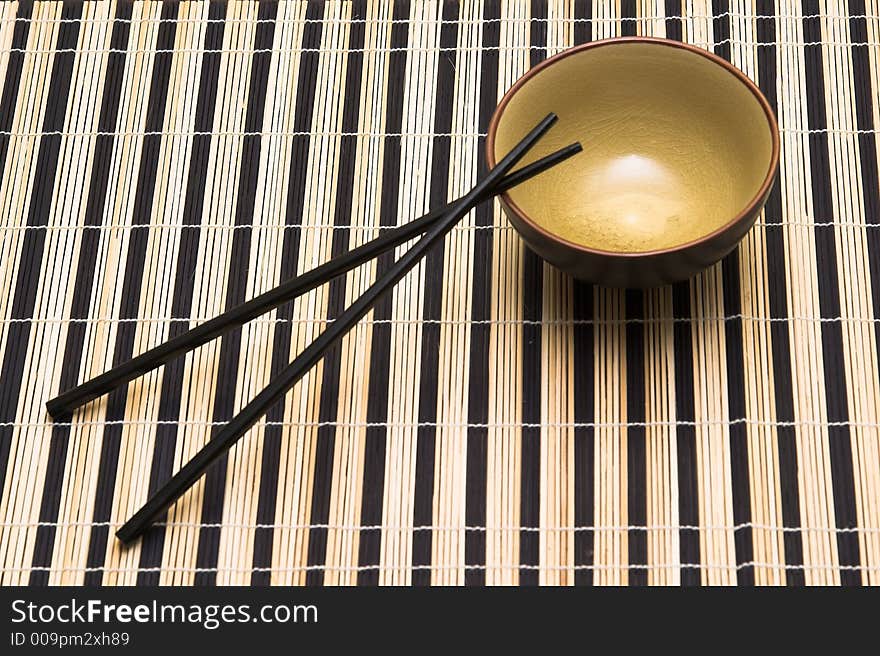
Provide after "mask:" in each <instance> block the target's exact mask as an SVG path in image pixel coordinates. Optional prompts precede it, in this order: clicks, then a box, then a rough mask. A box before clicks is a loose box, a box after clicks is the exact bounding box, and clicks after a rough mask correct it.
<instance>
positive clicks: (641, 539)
mask: <svg viewBox="0 0 880 656" xmlns="http://www.w3.org/2000/svg"><path fill="white" fill-rule="evenodd" d="M644 316H645V293H644V292H643V291H642V290H640V289H630V290H627V292H626V318H627V319H637V320H638V321H636V322H633V323H628V324H627V325H626V358H625V360H624V362H625V366H626V420H627V422H633V423H635V422H644V421H645V328H646V327H645V323H644V322H643V321H641V319H643V318H644ZM626 445H627V452H626V457H627V463H626V479H627V500H626V503H627V524H628V525H629V526H638V527H644V526H646V525H647V520H648V486H647V480H648V470H647V456H646V445H645V427H644V426H629V427H628V428H627V429H626ZM627 542H628V547H629V564H630V566H631V567H630V571H629V584H630V585H647V584H648V570H647V569H645V565H647V563H648V533H647V531H644V530H640V529H632V530H630V531H629V536H628V541H627Z"/></svg>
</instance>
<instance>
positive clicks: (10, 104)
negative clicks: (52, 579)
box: [0, 2, 33, 490]
mask: <svg viewBox="0 0 880 656" xmlns="http://www.w3.org/2000/svg"><path fill="white" fill-rule="evenodd" d="M32 11H33V3H32V2H22V3H20V4H19V5H18V9H17V11H16V14H15V15H16V18H17V19H18V20H17V21H16V24H15V28H14V31H13V33H12V47H13V48H14V49H17V50H14V51H13V52H10V53H9V59H8V60H7V64H6V75H4V77H3V95H2V96H0V130H2V132H3V134H0V174H2V172H3V171H4V170H5V167H6V154H7V152H8V150H9V135H8V134H6V133H8V132H9V131H10V130H11V129H12V120H13V117H14V116H15V106H16V104H17V103H18V89H19V86H20V85H21V70H22V66H23V65H24V52H22V51H23V50H24V49H25V47H26V46H27V39H28V32H29V31H30V25H31V22H30V20H29V19H30V17H31V13H32ZM3 291H4V293H8V292H6V290H3ZM27 314H31V312H27ZM13 326H14V324H13ZM11 327H12V326H10V328H11ZM10 336H11V335H10ZM25 343H26V342H25ZM10 344H17V342H7V347H6V350H5V352H4V354H3V365H2V368H0V383H2V384H0V490H2V489H3V486H4V484H5V481H6V469H7V465H8V464H9V451H10V449H11V448H12V433H13V429H12V426H10V425H9V423H10V422H12V421H14V419H15V412H16V406H17V402H18V392H19V390H18V386H17V385H10V384H9V381H10V380H15V378H10V375H11V371H10V367H12V370H15V369H16V367H18V365H17V364H15V363H16V362H17V361H18V359H19V357H20V356H21V355H22V354H21V352H20V350H19V349H18V348H15V354H13V351H12V349H11V348H10V346H9V345H10ZM21 368H22V369H23V368H24V363H23V362H22V364H21Z"/></svg>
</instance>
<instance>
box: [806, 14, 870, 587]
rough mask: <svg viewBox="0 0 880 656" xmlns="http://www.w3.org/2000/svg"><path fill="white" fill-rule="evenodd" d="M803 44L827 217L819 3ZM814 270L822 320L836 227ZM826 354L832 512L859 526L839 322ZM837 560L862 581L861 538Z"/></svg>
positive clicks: (817, 199) (815, 181)
mask: <svg viewBox="0 0 880 656" xmlns="http://www.w3.org/2000/svg"><path fill="white" fill-rule="evenodd" d="M803 13H804V18H803V29H804V41H805V42H806V43H808V44H811V45H805V46H804V61H805V65H806V71H805V72H806V84H807V89H806V90H807V121H808V123H807V127H808V128H809V129H810V130H815V132H811V133H810V134H809V144H810V174H811V176H812V185H811V193H812V199H813V216H815V217H822V218H823V220H832V219H834V218H836V213H835V211H834V209H835V208H834V202H833V200H832V197H831V175H832V173H831V164H830V159H829V151H828V133H827V132H826V128H827V127H828V120H827V116H826V108H825V72H824V62H823V56H822V46H821V44H820V42H821V41H822V27H821V19H820V18H818V15H819V13H820V8H819V3H818V2H816V1H810V0H804V3H803ZM814 232H815V238H816V269H817V273H818V286H819V310H820V313H821V316H822V317H823V318H827V317H839V316H840V289H839V281H838V275H837V272H838V267H837V252H836V238H835V227H834V226H833V225H824V226H816V227H815V228H814ZM822 358H823V363H824V370H825V405H826V412H827V417H828V421H829V422H831V423H835V424H837V425H833V426H829V427H828V440H829V443H828V446H829V452H830V455H831V484H832V490H833V493H834V516H835V520H836V522H837V527H838V528H850V529H851V528H855V527H856V500H855V481H854V478H853V461H852V443H851V441H850V430H849V426H848V425H847V424H846V422H848V421H849V408H848V407H847V400H846V395H847V392H846V390H847V384H846V368H845V367H846V365H845V364H844V357H843V333H842V325H841V323H840V322H837V321H830V322H828V321H826V322H823V323H822ZM837 549H838V558H839V562H840V565H841V570H840V580H841V583H842V584H843V585H847V586H850V585H860V584H861V574H860V572H859V571H858V570H857V569H851V568H852V567H858V566H859V563H860V554H859V536H858V534H857V533H856V532H855V531H845V532H839V533H838V534H837Z"/></svg>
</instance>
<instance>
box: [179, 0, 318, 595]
mask: <svg viewBox="0 0 880 656" xmlns="http://www.w3.org/2000/svg"><path fill="white" fill-rule="evenodd" d="M277 10H278V6H277V3H275V2H271V3H268V2H267V3H263V4H261V5H260V8H259V13H258V18H259V19H260V20H261V21H262V22H260V23H259V24H258V25H257V29H256V36H255V38H254V46H253V47H254V52H253V54H252V55H251V75H250V81H249V87H248V97H247V113H246V115H245V131H246V132H247V133H248V134H247V135H245V136H244V137H243V139H242V144H241V164H240V169H239V177H238V187H237V189H236V194H235V225H236V226H241V228H240V229H238V230H235V231H234V232H235V234H234V235H233V237H232V252H231V253H230V257H229V274H228V276H227V280H226V299H225V303H226V307H227V308H229V307H232V306H234V305H238V304H239V303H243V302H244V301H245V294H246V292H247V281H248V262H249V260H250V248H251V228H250V225H251V224H252V223H253V215H254V202H255V197H256V191H257V179H258V175H259V168H260V148H261V136H260V135H259V134H258V133H259V132H260V131H261V130H262V128H263V118H264V109H265V106H266V94H267V92H268V85H269V69H270V66H271V59H272V52H271V48H272V41H273V38H274V35H275V16H276V13H277ZM310 25H312V24H310ZM318 25H320V23H318ZM312 47H316V46H312ZM309 54H313V55H317V53H309ZM313 79H314V78H313ZM310 88H314V81H312V84H311V85H310ZM303 103H304V105H303V106H304V107H305V108H307V110H308V111H311V107H312V102H311V98H306V99H304V101H303ZM294 161H297V160H294ZM240 351H241V329H240V328H239V329H236V330H234V331H231V332H229V333H227V334H226V335H224V336H223V337H222V338H221V343H220V357H219V362H218V365H217V379H216V380H217V387H216V392H215V396H214V410H213V414H212V419H213V421H214V422H215V425H217V424H222V423H225V422H227V421H229V419H230V418H231V417H232V414H233V412H234V411H235V393H236V387H237V385H236V382H237V379H238V362H239V354H240ZM215 431H216V429H215V430H212V431H211V432H212V436H213V434H214V433H215ZM226 466H227V457H226V455H224V456H223V457H222V458H220V460H219V462H217V463H215V464H214V466H213V467H211V468H210V469H209V470H208V473H207V475H206V477H205V488H204V497H203V499H202V513H201V520H202V522H203V523H205V524H212V525H213V526H210V527H203V528H202V529H201V530H200V531H199V544H198V551H197V554H196V567H198V568H204V569H207V570H211V571H200V572H197V573H196V576H195V584H196V585H214V584H215V583H216V578H217V573H216V571H213V568H216V566H217V558H218V552H219V548H220V528H219V527H218V526H216V525H217V524H219V523H220V522H221V521H222V520H223V503H224V488H225V486H226V468H227V467H226Z"/></svg>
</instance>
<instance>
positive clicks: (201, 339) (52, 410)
mask: <svg viewBox="0 0 880 656" xmlns="http://www.w3.org/2000/svg"><path fill="white" fill-rule="evenodd" d="M580 150H581V146H580V144H571V145H569V146H566V147H565V148H562V149H560V150H557V151H556V152H554V153H552V154H550V155H547V156H546V157H543V158H541V159H539V160H537V161H535V162H532V163H531V164H529V165H527V166H524V167H523V168H521V169H518V170H517V171H514V172H512V173H510V174H509V175H507V176H505V177H504V178H502V179H501V181H500V182H498V184H497V185H495V186H494V187H492V188H489V189H486V190H485V191H483V193H482V195H481V196H480V197H479V198H478V199H477V202H481V201H483V200H487V199H489V198H491V197H492V196H495V195H497V194H500V193H502V192H504V191H507V190H508V189H510V188H511V187H514V186H516V185H518V184H520V183H521V182H524V181H525V180H528V179H529V178H532V177H534V176H536V175H538V174H539V173H542V172H544V171H546V170H547V169H549V168H550V167H552V166H554V165H555V164H558V163H559V162H561V161H563V160H565V159H567V158H569V157H571V156H572V155H574V154H576V153H578V152H580ZM460 200H462V199H458V201H453V202H452V203H450V204H449V205H447V206H446V207H443V208H441V209H438V210H435V211H433V212H429V213H428V214H425V215H424V216H422V217H420V218H418V219H415V220H413V221H410V222H409V223H405V224H404V225H402V226H398V227H396V228H392V229H390V230H388V231H386V232H385V233H384V234H383V235H381V236H380V237H377V238H376V239H373V240H371V241H368V242H366V243H365V244H362V245H360V246H358V247H357V248H354V249H352V250H350V251H348V252H347V253H345V254H343V255H340V256H339V257H335V258H333V259H332V260H329V261H328V262H325V263H324V264H322V265H320V266H318V267H315V268H314V269H312V270H310V271H307V272H306V273H304V274H302V275H300V276H297V277H295V278H290V279H289V280H286V281H284V282H283V283H281V284H280V285H278V286H277V287H274V288H273V289H270V290H269V291H267V292H264V293H262V294H260V295H259V296H255V297H254V298H252V299H251V300H249V301H247V302H245V303H242V304H240V305H236V306H234V307H232V308H230V309H229V310H226V311H225V312H223V313H222V314H218V315H217V316H216V317H213V318H212V319H209V320H208V321H205V322H204V323H201V324H199V325H198V326H195V327H193V328H191V329H189V330H187V331H186V332H184V333H181V334H180V335H178V336H176V337H173V338H172V339H169V340H168V341H166V342H163V343H162V344H159V345H158V346H155V347H153V348H151V349H150V350H148V351H145V352H144V353H141V354H140V355H138V356H135V357H134V358H132V359H131V360H127V361H126V362H123V363H122V364H119V365H117V366H115V367H113V368H112V369H110V370H109V371H106V372H104V373H102V374H100V375H98V376H96V377H95V378H92V379H91V380H88V381H86V382H84V383H81V384H80V385H77V386H76V387H74V388H72V389H70V390H68V391H66V392H64V393H62V394H59V395H58V396H56V397H55V398H53V399H50V400H49V401H47V402H46V409H47V410H48V411H49V414H50V415H51V416H52V417H53V418H55V419H63V418H66V417H69V416H70V415H71V414H72V413H73V411H74V410H76V408H78V407H79V406H81V405H83V404H85V403H88V402H89V401H92V400H94V399H96V398H98V397H99V396H102V395H103V394H106V393H107V392H109V391H111V390H113V389H114V388H116V387H118V386H119V385H121V384H123V383H127V382H128V381H130V380H133V379H135V378H137V377H138V376H142V375H144V374H145V373H147V372H148V371H152V370H153V369H155V368H157V367H160V366H162V365H163V364H165V363H166V362H169V361H170V360H173V359H174V358H176V357H177V356H179V355H182V354H184V353H187V352H189V351H191V350H193V349H195V348H197V347H199V346H201V345H202V344H206V343H207V342H210V341H211V340H212V339H215V338H216V337H219V336H220V335H222V334H223V333H225V332H227V331H229V330H232V329H233V328H236V327H238V326H242V325H244V324H245V323H247V322H248V321H250V320H251V319H255V318H256V317H258V316H260V315H261V314H265V313H266V312H268V311H270V310H272V309H274V308H276V307H278V306H279V305H282V304H283V303H286V302H287V301H290V300H293V299H295V298H297V297H298V296H301V295H303V294H305V293H306V292H308V291H310V290H312V289H314V288H315V287H320V286H321V285H323V284H324V283H326V282H329V281H330V280H332V279H333V278H335V277H337V276H340V275H342V274H344V273H346V272H348V271H350V270H351V269H353V268H355V267H357V266H360V265H361V264H363V263H364V262H368V261H369V260H371V259H373V258H374V257H376V256H378V255H380V254H381V253H384V252H385V251H387V250H390V249H392V248H394V247H395V246H399V245H400V244H402V243H404V242H406V241H409V240H410V239H412V238H413V237H416V236H418V235H420V234H423V233H424V232H425V231H426V230H428V228H430V227H431V226H432V225H434V223H436V222H437V221H438V220H439V219H440V218H441V217H443V216H444V215H445V214H446V213H448V212H449V211H450V210H451V209H452V208H453V207H454V206H455V203H456V202H459V201H460Z"/></svg>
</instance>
